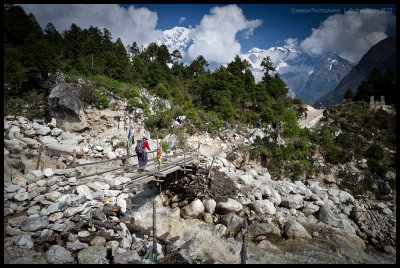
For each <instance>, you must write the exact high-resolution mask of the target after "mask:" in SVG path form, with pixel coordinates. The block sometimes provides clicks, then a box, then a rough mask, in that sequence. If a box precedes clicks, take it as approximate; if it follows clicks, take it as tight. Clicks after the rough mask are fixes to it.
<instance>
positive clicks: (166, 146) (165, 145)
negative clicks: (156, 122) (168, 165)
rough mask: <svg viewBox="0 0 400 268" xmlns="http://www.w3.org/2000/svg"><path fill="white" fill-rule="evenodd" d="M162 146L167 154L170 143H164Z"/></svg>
mask: <svg viewBox="0 0 400 268" xmlns="http://www.w3.org/2000/svg"><path fill="white" fill-rule="evenodd" d="M161 146H162V150H163V152H167V151H168V147H169V146H168V143H166V142H163V143H162V145H161Z"/></svg>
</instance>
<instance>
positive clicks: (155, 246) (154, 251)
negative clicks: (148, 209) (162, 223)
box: [153, 201, 157, 261]
mask: <svg viewBox="0 0 400 268" xmlns="http://www.w3.org/2000/svg"><path fill="white" fill-rule="evenodd" d="M153 253H154V255H155V261H157V233H156V201H153Z"/></svg>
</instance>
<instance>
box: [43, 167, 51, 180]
mask: <svg viewBox="0 0 400 268" xmlns="http://www.w3.org/2000/svg"><path fill="white" fill-rule="evenodd" d="M43 174H44V176H45V177H46V178H49V177H52V176H53V175H54V171H53V170H52V169H51V168H46V169H45V170H44V171H43Z"/></svg>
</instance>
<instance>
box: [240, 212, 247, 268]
mask: <svg viewBox="0 0 400 268" xmlns="http://www.w3.org/2000/svg"><path fill="white" fill-rule="evenodd" d="M242 239H243V245H242V262H241V263H242V264H246V260H247V220H246V219H243V224H242Z"/></svg>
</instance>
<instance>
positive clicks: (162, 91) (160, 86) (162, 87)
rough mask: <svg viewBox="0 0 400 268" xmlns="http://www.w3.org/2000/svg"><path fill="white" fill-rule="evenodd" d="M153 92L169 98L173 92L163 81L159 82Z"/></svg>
mask: <svg viewBox="0 0 400 268" xmlns="http://www.w3.org/2000/svg"><path fill="white" fill-rule="evenodd" d="M152 92H154V94H156V95H157V96H159V97H160V98H164V99H169V98H170V97H171V94H170V93H169V91H168V89H167V87H166V86H165V85H164V84H163V83H158V84H157V86H156V87H155V88H154V89H153V90H152Z"/></svg>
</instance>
